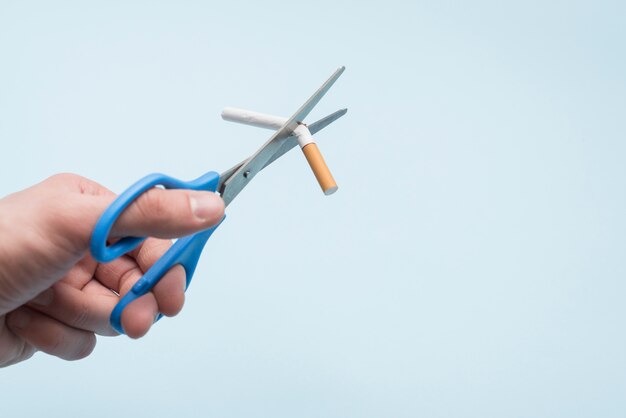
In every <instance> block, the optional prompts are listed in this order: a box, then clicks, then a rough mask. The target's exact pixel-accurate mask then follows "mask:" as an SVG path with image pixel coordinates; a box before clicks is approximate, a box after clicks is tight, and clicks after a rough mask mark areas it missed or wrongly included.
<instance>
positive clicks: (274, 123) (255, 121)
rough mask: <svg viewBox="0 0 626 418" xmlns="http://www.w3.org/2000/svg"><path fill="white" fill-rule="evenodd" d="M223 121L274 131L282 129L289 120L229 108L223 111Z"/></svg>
mask: <svg viewBox="0 0 626 418" xmlns="http://www.w3.org/2000/svg"><path fill="white" fill-rule="evenodd" d="M222 119H224V120H227V121H229V122H236V123H243V124H244V125H251V126H256V127H259V128H265V129H274V130H276V129H280V128H281V127H282V126H283V125H284V124H285V122H287V118H283V117H280V116H274V115H267V114H265V113H259V112H253V111H251V110H246V109H237V108H235V107H227V108H226V109H224V110H222Z"/></svg>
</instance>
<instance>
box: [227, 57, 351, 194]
mask: <svg viewBox="0 0 626 418" xmlns="http://www.w3.org/2000/svg"><path fill="white" fill-rule="evenodd" d="M344 70H345V67H339V69H337V71H335V72H334V74H333V75H332V76H330V78H329V79H328V80H326V82H325V83H324V84H322V86H321V87H320V88H319V89H318V90H317V91H316V92H315V94H313V95H312V96H311V97H310V98H309V99H308V100H307V101H306V102H305V103H304V104H303V105H302V106H301V107H300V109H298V111H297V112H296V113H294V114H293V115H292V116H291V117H290V118H289V119H288V120H287V122H285V124H284V125H283V126H281V128H280V129H278V130H277V131H276V132H275V133H274V135H272V136H271V137H270V139H269V140H268V141H267V142H266V143H265V144H264V145H263V146H262V147H261V148H259V149H258V150H257V152H256V153H254V155H252V156H251V157H250V158H248V159H247V160H246V161H245V162H244V163H243V164H242V165H241V166H240V167H239V168H238V169H237V170H235V172H233V173H232V174H231V175H230V177H229V178H228V179H226V180H225V181H224V183H223V184H222V185H220V186H221V187H220V188H219V189H218V190H219V191H220V193H221V195H222V199H224V203H225V204H226V205H227V206H228V205H229V204H230V202H231V201H232V200H233V199H234V198H235V197H236V196H237V195H238V194H239V193H240V192H241V190H243V188H244V187H246V185H247V184H248V183H249V182H250V180H252V179H253V178H254V176H256V175H257V174H258V173H259V172H260V171H261V170H262V169H263V168H265V167H266V166H267V164H268V162H270V160H272V161H274V160H276V158H278V157H276V158H273V157H274V156H275V155H277V154H278V152H279V151H280V150H281V148H282V147H283V146H285V143H286V142H287V141H288V140H289V138H290V137H292V133H293V131H294V129H296V128H297V126H298V124H299V123H302V122H303V120H304V118H305V117H306V116H307V115H308V114H309V113H310V112H311V110H313V108H314V107H315V106H316V105H317V104H318V103H319V101H320V100H321V99H322V97H324V95H325V94H326V92H328V90H329V89H330V88H331V87H332V85H333V84H335V81H337V79H338V78H339V76H341V74H342V73H343V71H344ZM320 122H321V121H320ZM286 148H287V147H286ZM289 149H291V148H289ZM289 149H287V150H286V151H285V152H287V151H288V150H289ZM283 154H284V153H283ZM281 155H282V154H281Z"/></svg>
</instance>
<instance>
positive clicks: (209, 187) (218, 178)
mask: <svg viewBox="0 0 626 418" xmlns="http://www.w3.org/2000/svg"><path fill="white" fill-rule="evenodd" d="M344 69H345V67H340V68H339V69H337V70H336V71H335V72H334V73H333V75H332V76H331V77H330V78H329V79H328V80H327V81H326V82H325V83H324V84H322V86H321V87H320V88H319V89H318V90H317V91H316V92H315V93H314V94H313V95H312V96H311V97H310V98H309V99H308V100H307V101H306V102H305V103H304V104H303V105H302V106H301V107H300V108H299V109H298V111H296V113H294V114H293V115H292V116H291V117H290V118H288V119H286V120H285V122H284V123H283V124H282V125H281V126H280V127H279V128H278V129H277V130H276V131H275V132H274V134H273V135H272V136H271V137H270V139H269V140H268V141H267V142H266V143H265V144H263V146H261V147H260V148H259V149H258V150H257V151H256V152H255V153H254V154H253V155H252V156H250V157H249V158H247V159H245V160H244V161H242V162H240V163H239V164H237V165H235V166H234V167H232V168H230V169H229V170H226V171H225V172H223V173H221V174H218V173H217V172H215V171H209V172H208V173H206V174H203V175H202V176H200V177H198V178H197V179H195V180H191V181H182V180H179V179H176V178H173V177H170V176H168V175H165V174H160V173H154V174H149V175H147V176H146V177H144V178H142V179H141V180H139V181H137V182H136V183H135V184H133V185H132V186H130V187H129V188H128V189H126V191H124V192H123V193H122V194H120V195H119V196H118V197H117V198H116V199H115V200H114V201H113V203H111V204H110V205H109V206H108V207H107V209H106V210H105V211H104V213H103V214H102V216H101V217H100V219H99V220H98V222H97V224H96V226H95V228H94V230H93V233H92V236H91V243H90V250H91V254H92V255H93V257H94V258H95V259H96V260H97V261H99V262H109V261H112V260H115V259H116V258H118V257H121V256H122V255H124V254H126V253H128V252H130V251H132V250H133V249H135V248H136V247H137V246H139V245H140V244H141V243H142V242H143V241H144V240H145V239H146V238H147V237H130V236H128V237H123V238H121V239H119V240H118V241H116V242H115V243H113V244H110V245H109V244H107V239H108V237H109V233H110V232H111V228H112V227H113V225H114V224H115V222H116V221H117V219H118V218H119V216H120V215H121V214H122V212H124V210H125V209H126V208H127V207H128V206H129V205H130V204H131V203H132V202H134V201H135V200H136V199H137V198H138V197H139V196H141V195H142V194H143V193H145V192H147V191H148V190H150V189H152V188H153V187H156V186H161V187H164V188H166V189H188V190H204V191H212V192H216V193H219V194H220V196H221V197H222V199H223V200H224V204H225V206H228V205H229V204H230V203H231V202H232V201H233V200H234V199H235V197H237V195H238V194H239V193H240V192H241V191H242V190H243V189H244V188H245V187H246V186H247V185H248V184H249V183H250V181H251V180H252V179H253V178H254V177H255V176H256V175H257V174H258V173H259V172H261V171H262V170H263V169H264V168H266V167H267V166H269V165H270V164H272V163H273V162H274V161H276V160H277V159H278V158H280V157H281V156H283V155H284V154H285V153H287V152H288V151H290V150H291V149H292V148H294V147H295V146H296V145H298V142H299V139H300V138H298V132H297V131H298V127H299V126H303V125H304V123H303V120H304V118H305V117H306V116H307V115H308V114H309V113H310V112H311V110H313V108H314V107H315V106H316V105H317V103H318V102H319V101H320V100H321V98H322V97H323V96H324V95H325V94H326V92H328V90H329V89H330V88H331V87H332V85H333V84H334V83H335V81H337V79H338V78H339V76H340V75H341V74H342V73H343V71H344ZM346 112H347V109H341V110H338V111H336V112H334V113H331V114H330V115H328V116H326V117H324V118H322V119H320V120H318V121H317V122H315V123H312V124H310V125H304V126H306V127H307V128H308V131H309V132H310V134H311V135H313V134H315V133H317V132H319V131H321V130H322V129H324V128H325V127H327V126H328V125H330V124H331V123H333V122H335V121H336V120H337V119H339V118H340V117H342V116H343V115H345V114H346ZM223 220H224V219H222V220H221V221H220V222H219V223H218V224H217V225H215V226H213V227H211V228H209V229H206V230H203V231H200V232H197V233H195V234H193V235H189V236H186V237H183V238H180V239H178V240H177V241H176V242H175V243H174V245H172V246H171V247H170V248H169V250H168V251H167V252H166V253H165V254H163V256H161V257H160V258H159V259H158V260H157V261H156V262H155V263H154V264H153V265H152V267H151V268H150V269H149V270H148V271H147V272H146V273H145V274H144V275H143V276H142V277H141V278H140V279H139V280H138V281H137V282H136V283H135V284H134V285H133V287H132V288H131V289H130V290H129V291H128V293H126V294H125V295H124V296H123V297H122V298H121V299H120V300H119V302H118V303H117V305H116V306H115V308H114V309H113V311H112V312H111V316H110V318H109V320H110V323H111V326H112V327H113V328H114V329H115V330H116V331H117V332H119V333H120V334H124V328H123V327H122V312H123V311H124V309H125V308H126V307H127V306H128V305H129V304H130V303H132V302H133V301H135V300H137V299H138V298H140V297H141V296H143V295H145V294H147V293H148V292H150V291H151V290H152V288H154V286H155V285H156V284H157V283H158V282H159V281H160V280H161V279H162V278H163V276H164V275H165V273H167V272H168V271H169V270H170V269H171V268H172V267H174V266H175V265H178V264H180V265H181V266H182V267H183V268H184V269H185V274H186V287H185V289H187V288H188V287H189V284H190V283H191V279H192V278H193V274H194V271H195V269H196V266H197V264H198V260H199V258H200V255H201V253H202V250H203V248H204V246H205V244H206V242H207V241H208V239H209V238H210V237H211V235H212V234H213V232H214V231H215V230H216V229H217V227H218V226H219V225H220V224H221V223H222V222H223ZM162 316H163V315H162V314H159V315H158V317H157V320H159V319H160V318H161V317H162Z"/></svg>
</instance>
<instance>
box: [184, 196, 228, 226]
mask: <svg viewBox="0 0 626 418" xmlns="http://www.w3.org/2000/svg"><path fill="white" fill-rule="evenodd" d="M223 206H224V204H223V203H222V198H221V197H219V196H217V195H216V194H214V193H210V192H204V193H196V194H193V195H191V210H193V214H194V215H196V217H198V218H200V219H203V220H204V219H210V218H215V213H216V212H220V211H221V210H222V207H223Z"/></svg>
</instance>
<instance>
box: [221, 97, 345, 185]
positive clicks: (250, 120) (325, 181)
mask: <svg viewBox="0 0 626 418" xmlns="http://www.w3.org/2000/svg"><path fill="white" fill-rule="evenodd" d="M222 119H224V120H226V121H229V122H236V123H242V124H244V125H251V126H256V127H259V128H265V129H272V130H277V129H280V128H281V127H282V126H283V125H284V124H285V123H286V122H287V120H288V119H287V118H283V117H280V116H274V115H267V114H265V113H259V112H253V111H251V110H245V109H238V108H235V107H227V108H225V109H224V110H223V111H222ZM293 134H294V135H295V137H296V139H297V140H298V144H300V148H302V152H303V153H304V156H305V157H306V160H307V162H308V163H309V166H310V167H311V170H313V174H314V175H315V178H316V179H317V182H318V183H319V185H320V187H321V188H322V191H323V192H324V194H325V195H326V196H328V195H331V194H333V193H335V192H336V191H337V189H338V187H337V182H335V179H334V178H333V175H332V174H331V173H330V170H329V169H328V166H327V165H326V161H324V157H322V153H321V152H320V150H319V148H318V147H317V144H316V143H315V141H314V140H313V136H312V135H311V132H310V131H309V128H307V127H306V125H305V124H303V123H300V124H299V125H298V127H297V128H296V129H294V131H293Z"/></svg>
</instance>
